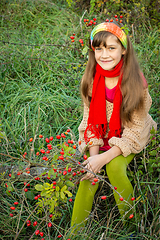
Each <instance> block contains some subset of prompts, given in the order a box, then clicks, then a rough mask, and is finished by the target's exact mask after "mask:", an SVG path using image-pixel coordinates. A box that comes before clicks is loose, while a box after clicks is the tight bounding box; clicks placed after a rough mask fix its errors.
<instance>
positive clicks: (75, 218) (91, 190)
mask: <svg viewBox="0 0 160 240" xmlns="http://www.w3.org/2000/svg"><path fill="white" fill-rule="evenodd" d="M98 185H99V184H97V183H96V185H92V184H91V182H90V181H89V180H84V181H82V182H80V185H79V188H78V192H77V195H76V198H75V202H74V207H73V213H72V220H71V227H73V226H74V228H73V231H74V229H76V231H78V230H79V229H80V228H81V227H82V226H84V224H85V219H86V218H87V217H88V216H89V214H90V212H91V209H92V205H93V200H94V195H95V193H96V191H97V188H98Z"/></svg>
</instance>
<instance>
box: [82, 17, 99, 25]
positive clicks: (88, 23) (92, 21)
mask: <svg viewBox="0 0 160 240" xmlns="http://www.w3.org/2000/svg"><path fill="white" fill-rule="evenodd" d="M96 20H97V19H96V18H93V20H89V19H84V20H83V21H84V23H85V24H86V26H87V27H89V26H92V24H93V25H96Z"/></svg>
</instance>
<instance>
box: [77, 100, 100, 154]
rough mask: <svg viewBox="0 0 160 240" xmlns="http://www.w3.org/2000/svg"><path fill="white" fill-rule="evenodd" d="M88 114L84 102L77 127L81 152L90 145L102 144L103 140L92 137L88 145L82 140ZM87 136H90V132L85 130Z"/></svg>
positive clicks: (87, 108)
mask: <svg viewBox="0 0 160 240" xmlns="http://www.w3.org/2000/svg"><path fill="white" fill-rule="evenodd" d="M88 116H89V107H88V106H87V104H86V103H85V102H84V113H83V119H82V121H81V123H80V125H79V127H78V131H79V141H81V145H80V146H79V151H80V152H82V151H83V150H84V148H86V150H88V148H89V147H91V146H96V145H98V146H103V144H104V143H103V140H102V139H97V138H92V140H91V142H92V144H91V145H88V147H86V143H85V140H84V132H85V130H86V127H87V123H88ZM87 134H88V137H90V136H91V132H90V131H88V132H87Z"/></svg>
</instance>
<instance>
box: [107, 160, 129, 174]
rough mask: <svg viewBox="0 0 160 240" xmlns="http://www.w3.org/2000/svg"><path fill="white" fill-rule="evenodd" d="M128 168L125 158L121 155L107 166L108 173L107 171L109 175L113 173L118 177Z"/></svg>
mask: <svg viewBox="0 0 160 240" xmlns="http://www.w3.org/2000/svg"><path fill="white" fill-rule="evenodd" d="M126 167H127V162H126V160H125V158H124V157H123V156H122V155H120V156H118V157H116V158H114V159H112V161H110V162H109V163H108V164H107V165H106V171H107V174H110V173H111V172H112V174H115V175H118V174H119V173H120V172H122V171H124V170H125V169H126Z"/></svg>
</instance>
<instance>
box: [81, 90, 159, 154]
mask: <svg viewBox="0 0 160 240" xmlns="http://www.w3.org/2000/svg"><path fill="white" fill-rule="evenodd" d="M151 104H152V99H151V97H150V95H149V93H148V89H147V88H146V89H144V113H137V112H136V111H135V112H134V113H133V123H132V124H130V125H124V126H122V129H123V132H122V136H121V138H118V137H112V138H111V139H109V145H110V146H111V147H112V146H114V145H115V146H118V147H119V148H120V149H121V151H122V155H123V156H124V157H127V156H128V155H129V154H131V153H139V152H141V151H142V150H143V149H144V147H145V146H146V145H147V144H148V142H149V140H150V130H151V129H152V127H154V128H155V129H157V125H156V123H155V121H154V120H153V119H152V117H151V116H150V115H149V114H148V112H149V109H150V107H151ZM112 111H113V103H111V102H109V101H107V100H106V114H107V121H108V122H109V121H110V118H111V114H112ZM88 115H89V108H88V107H87V105H86V104H85V103H84V114H83V119H82V122H81V123H80V125H79V127H78V130H79V141H81V145H80V146H79V150H80V152H82V151H83V150H84V148H85V147H86V144H85V141H84V132H85V129H86V127H87V121H88ZM87 134H88V136H91V133H90V132H89V131H88V132H87ZM107 135H108V132H107V133H106V135H105V138H106V137H107ZM91 141H92V145H89V146H88V147H91V146H95V145H99V146H101V147H102V146H103V144H104V143H103V139H97V138H92V140H91ZM86 149H87V148H86Z"/></svg>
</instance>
